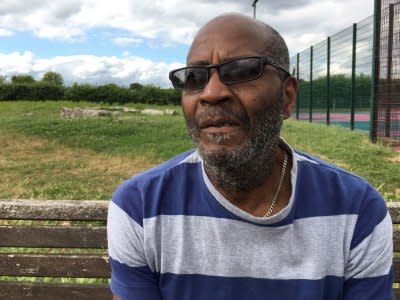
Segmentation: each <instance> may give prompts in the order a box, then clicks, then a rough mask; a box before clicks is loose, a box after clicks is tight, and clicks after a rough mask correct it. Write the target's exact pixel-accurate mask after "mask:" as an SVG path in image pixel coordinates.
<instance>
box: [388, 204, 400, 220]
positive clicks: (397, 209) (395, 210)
mask: <svg viewBox="0 0 400 300" xmlns="http://www.w3.org/2000/svg"><path fill="white" fill-rule="evenodd" d="M386 205H387V207H388V210H389V214H390V216H391V217H392V222H393V224H400V202H387V203H386Z"/></svg>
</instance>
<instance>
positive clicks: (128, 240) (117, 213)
mask: <svg viewBox="0 0 400 300" xmlns="http://www.w3.org/2000/svg"><path fill="white" fill-rule="evenodd" d="M107 238H108V253H109V255H110V256H111V257H112V258H113V259H115V260H117V261H119V262H120V263H124V264H126V265H128V266H131V267H142V266H146V260H145V256H144V251H143V228H142V227H141V226H140V225H139V224H137V223H136V222H135V221H134V220H133V219H132V218H130V217H129V216H128V214H127V213H126V212H125V211H123V210H122V209H121V208H120V207H119V206H118V205H116V204H115V203H114V202H110V206H109V208H108V220H107Z"/></svg>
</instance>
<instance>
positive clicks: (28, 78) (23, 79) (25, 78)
mask: <svg viewBox="0 0 400 300" xmlns="http://www.w3.org/2000/svg"><path fill="white" fill-rule="evenodd" d="M11 82H12V83H14V84H15V83H34V82H35V79H34V78H33V77H32V75H29V74H21V75H13V76H12V77H11Z"/></svg>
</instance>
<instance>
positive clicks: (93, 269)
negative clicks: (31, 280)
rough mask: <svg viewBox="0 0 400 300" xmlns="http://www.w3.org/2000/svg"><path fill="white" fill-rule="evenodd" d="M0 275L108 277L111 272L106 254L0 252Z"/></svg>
mask: <svg viewBox="0 0 400 300" xmlns="http://www.w3.org/2000/svg"><path fill="white" fill-rule="evenodd" d="M0 275H2V276H33V277H36V276H41V277H74V278H109V277H110V276H111V272H110V266H109V263H108V257H107V256H106V255H71V254H8V253H0ZM0 299H1V297H0Z"/></svg>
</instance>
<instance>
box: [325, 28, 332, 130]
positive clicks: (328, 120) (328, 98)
mask: <svg viewBox="0 0 400 300" xmlns="http://www.w3.org/2000/svg"><path fill="white" fill-rule="evenodd" d="M326 48H327V49H326V52H327V53H326V56H327V57H326V124H327V125H330V124H331V37H330V36H328V41H327V47H326Z"/></svg>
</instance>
